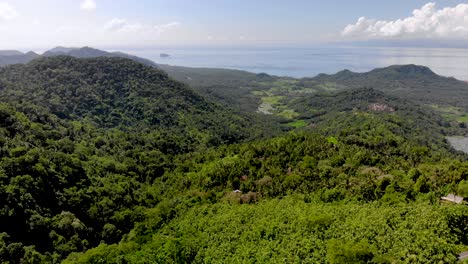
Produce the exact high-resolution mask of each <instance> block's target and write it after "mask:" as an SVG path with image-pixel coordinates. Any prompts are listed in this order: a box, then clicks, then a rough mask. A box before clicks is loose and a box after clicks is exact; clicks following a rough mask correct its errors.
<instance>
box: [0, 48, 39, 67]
mask: <svg viewBox="0 0 468 264" xmlns="http://www.w3.org/2000/svg"><path fill="white" fill-rule="evenodd" d="M38 57H39V54H37V53H35V52H32V51H30V52H27V53H22V52H19V51H6V52H0V66H6V65H11V64H18V63H28V62H30V61H32V60H34V59H36V58H38Z"/></svg>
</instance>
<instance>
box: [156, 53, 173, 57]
mask: <svg viewBox="0 0 468 264" xmlns="http://www.w3.org/2000/svg"><path fill="white" fill-rule="evenodd" d="M159 57H161V58H169V57H171V55H169V54H167V53H161V54H159Z"/></svg>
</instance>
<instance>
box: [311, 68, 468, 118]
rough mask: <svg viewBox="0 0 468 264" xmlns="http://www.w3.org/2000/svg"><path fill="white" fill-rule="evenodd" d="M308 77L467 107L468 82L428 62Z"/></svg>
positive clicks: (350, 86) (422, 100)
mask: <svg viewBox="0 0 468 264" xmlns="http://www.w3.org/2000/svg"><path fill="white" fill-rule="evenodd" d="M306 80H310V81H313V82H317V83H322V84H324V83H329V84H330V83H333V84H336V85H337V86H338V88H344V87H348V88H358V87H363V86H368V87H374V88H376V89H379V90H382V91H385V92H388V93H391V94H395V95H399V96H401V97H406V98H409V99H412V100H415V101H417V102H422V103H429V104H443V105H456V106H458V107H463V108H465V109H466V108H467V106H466V101H467V99H468V84H467V83H466V82H463V81H459V80H457V79H455V78H449V77H443V76H439V75H437V74H435V73H434V72H432V71H431V70H430V69H429V68H427V67H425V66H418V65H394V66H390V67H386V68H380V69H375V70H372V71H370V72H366V73H355V72H351V71H349V70H344V71H341V72H338V73H336V74H333V75H326V74H320V75H318V76H317V77H315V78H309V79H306ZM340 86H341V87H340Z"/></svg>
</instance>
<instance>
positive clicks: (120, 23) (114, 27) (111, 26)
mask: <svg viewBox="0 0 468 264" xmlns="http://www.w3.org/2000/svg"><path fill="white" fill-rule="evenodd" d="M127 25H128V22H127V20H125V19H120V18H114V19H112V20H110V21H109V22H107V24H106V25H105V26H104V29H105V30H108V31H120V30H122V29H123V28H125V27H126V26H127Z"/></svg>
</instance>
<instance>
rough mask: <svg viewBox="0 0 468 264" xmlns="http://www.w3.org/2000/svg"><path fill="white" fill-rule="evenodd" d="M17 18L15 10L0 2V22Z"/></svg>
mask: <svg viewBox="0 0 468 264" xmlns="http://www.w3.org/2000/svg"><path fill="white" fill-rule="evenodd" d="M17 16H18V12H16V10H15V8H14V7H13V6H12V5H10V4H9V3H6V2H0V20H11V19H13V18H15V17H17Z"/></svg>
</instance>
